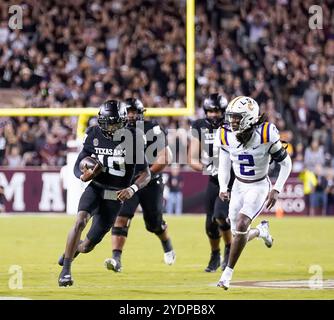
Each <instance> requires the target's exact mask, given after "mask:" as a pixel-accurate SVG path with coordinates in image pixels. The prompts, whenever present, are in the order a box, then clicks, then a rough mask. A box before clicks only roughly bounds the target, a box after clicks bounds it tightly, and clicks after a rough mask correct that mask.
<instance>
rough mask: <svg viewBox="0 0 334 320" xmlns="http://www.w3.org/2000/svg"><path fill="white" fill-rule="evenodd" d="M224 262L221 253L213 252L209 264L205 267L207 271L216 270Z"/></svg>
mask: <svg viewBox="0 0 334 320" xmlns="http://www.w3.org/2000/svg"><path fill="white" fill-rule="evenodd" d="M221 263H222V257H221V255H220V254H212V253H211V257H210V261H209V264H208V266H207V267H206V268H205V270H204V271H205V272H215V271H216V270H217V269H218V268H219V266H220V265H221Z"/></svg>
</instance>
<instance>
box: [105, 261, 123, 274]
mask: <svg viewBox="0 0 334 320" xmlns="http://www.w3.org/2000/svg"><path fill="white" fill-rule="evenodd" d="M104 266H105V267H106V268H107V269H108V270H112V271H114V272H121V271H122V265H121V261H119V260H116V259H114V258H108V259H106V260H104Z"/></svg>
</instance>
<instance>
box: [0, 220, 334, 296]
mask: <svg viewBox="0 0 334 320" xmlns="http://www.w3.org/2000/svg"><path fill="white" fill-rule="evenodd" d="M74 219H75V217H74V216H64V215H61V216H54V215H52V216H29V215H28V216H4V215H3V216H0V299H1V297H25V298H30V299H117V300H123V299H124V300H128V299H159V300H160V299H186V300H191V299H213V300H219V299H334V289H312V290H311V289H309V288H307V289H295V288H293V289H291V288H290V289H283V288H251V287H233V283H232V286H231V288H230V289H229V290H228V291H224V290H222V289H220V288H217V287H216V286H215V285H216V283H217V281H218V279H219V277H220V274H221V273H220V271H219V272H216V273H211V274H208V273H205V272H203V270H204V268H205V266H206V264H207V262H208V259H209V246H208V242H207V240H206V236H205V233H204V216H202V215H201V216H183V217H169V216H167V217H166V220H167V221H168V224H169V231H170V234H171V236H172V240H173V244H174V247H175V250H176V252H177V261H176V264H175V265H173V266H167V265H165V264H164V263H163V254H162V249H161V245H160V242H159V241H158V239H157V238H155V236H154V235H152V234H150V233H148V232H147V231H146V230H145V229H144V225H143V220H142V217H141V216H140V215H138V216H136V217H135V219H134V220H133V223H132V227H131V229H130V232H129V238H128V242H127V244H126V249H125V251H124V254H123V272H122V273H118V274H115V273H113V272H112V271H108V270H106V269H104V267H103V261H104V259H105V258H106V257H108V256H110V254H111V241H110V236H109V235H107V236H106V237H105V239H104V240H103V242H102V243H101V244H100V245H99V246H97V247H96V248H95V250H94V251H92V252H90V253H88V254H86V255H80V256H79V257H78V258H77V259H76V260H75V262H74V264H73V268H72V271H73V277H74V286H73V287H67V288H59V287H58V283H57V278H58V274H59V272H60V267H59V266H58V265H57V259H58V257H59V255H60V253H62V252H63V250H64V246H65V239H66V236H67V232H68V230H69V228H70V227H71V226H72V224H73V222H74ZM259 221H260V219H258V220H257V221H255V224H256V223H258V222H259ZM270 226H271V232H272V235H273V237H274V238H275V241H274V246H273V247H272V248H271V249H268V248H266V247H265V246H264V244H263V241H262V240H254V241H252V242H251V243H249V244H248V246H247V247H246V249H245V251H244V252H243V255H242V257H241V259H240V260H239V263H238V265H237V268H236V269H235V273H234V278H233V281H234V282H239V281H245V280H254V281H260V280H261V281H270V280H306V281H308V280H309V279H310V278H311V277H312V276H313V274H312V273H309V270H310V267H311V266H312V265H315V267H313V268H315V269H314V270H320V269H319V268H321V270H322V272H323V280H324V281H325V280H328V279H329V280H334V254H333V248H334V219H332V218H283V219H275V218H273V219H270ZM12 265H19V266H21V268H22V272H23V288H22V289H9V281H10V283H14V285H15V283H16V282H15V281H13V278H11V280H10V277H11V276H13V275H11V274H9V269H10V267H11V266H12ZM332 282H333V281H332ZM332 287H333V288H334V286H333V285H332Z"/></svg>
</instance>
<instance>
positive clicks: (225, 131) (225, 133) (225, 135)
mask: <svg viewBox="0 0 334 320" xmlns="http://www.w3.org/2000/svg"><path fill="white" fill-rule="evenodd" d="M224 137H225V141H226V145H228V146H229V143H228V140H227V130H226V129H225V130H224Z"/></svg>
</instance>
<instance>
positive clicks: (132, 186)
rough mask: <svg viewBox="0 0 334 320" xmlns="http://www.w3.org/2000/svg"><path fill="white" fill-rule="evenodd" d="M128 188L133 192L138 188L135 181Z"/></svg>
mask: <svg viewBox="0 0 334 320" xmlns="http://www.w3.org/2000/svg"><path fill="white" fill-rule="evenodd" d="M130 188H131V189H132V190H133V192H134V193H136V192H137V191H138V190H139V188H138V186H137V185H136V184H135V183H134V184H133V185H131V186H130Z"/></svg>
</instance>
